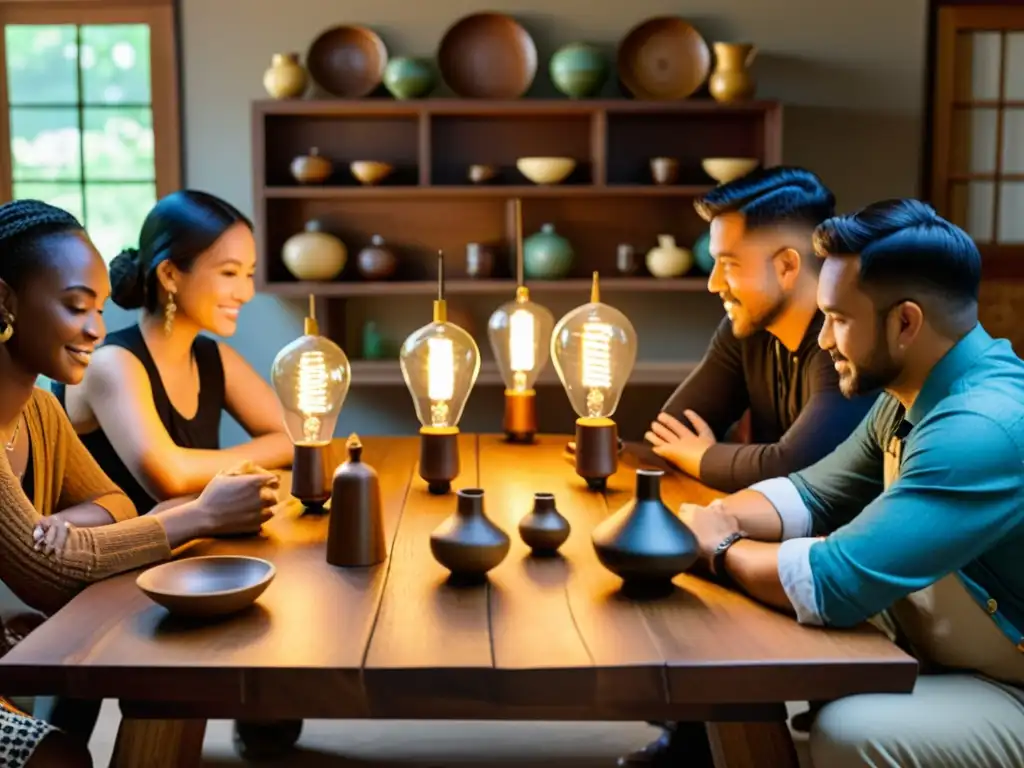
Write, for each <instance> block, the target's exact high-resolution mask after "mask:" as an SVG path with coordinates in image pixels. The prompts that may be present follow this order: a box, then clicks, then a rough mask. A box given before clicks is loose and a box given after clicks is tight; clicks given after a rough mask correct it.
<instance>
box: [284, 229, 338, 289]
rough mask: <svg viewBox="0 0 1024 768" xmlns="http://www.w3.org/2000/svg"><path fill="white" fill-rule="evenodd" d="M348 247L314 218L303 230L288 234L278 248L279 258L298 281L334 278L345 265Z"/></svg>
mask: <svg viewBox="0 0 1024 768" xmlns="http://www.w3.org/2000/svg"><path fill="white" fill-rule="evenodd" d="M347 258H348V249H346V248H345V244H344V243H343V242H341V240H339V239H338V238H337V237H335V236H334V235H332V234H330V233H329V232H325V231H323V225H322V224H321V222H319V221H318V220H316V219H311V220H309V221H307V222H306V227H305V230H304V231H302V232H298V233H296V234H294V235H292V236H291V237H289V238H288V239H287V240H286V241H285V243H284V247H283V248H282V249H281V260H282V261H283V262H284V265H285V267H286V268H287V269H288V271H289V272H291V273H292V274H293V275H294V276H295V277H296V278H297V279H298V280H333V279H334V278H335V277H337V276H338V275H339V274H341V270H343V269H344V268H345V261H346V259H347Z"/></svg>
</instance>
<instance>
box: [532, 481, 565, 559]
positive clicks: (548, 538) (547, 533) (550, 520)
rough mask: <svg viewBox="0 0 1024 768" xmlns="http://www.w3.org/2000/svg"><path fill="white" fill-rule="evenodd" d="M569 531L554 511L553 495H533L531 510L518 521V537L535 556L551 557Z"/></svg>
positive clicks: (559, 514) (563, 520)
mask: <svg viewBox="0 0 1024 768" xmlns="http://www.w3.org/2000/svg"><path fill="white" fill-rule="evenodd" d="M570 530H571V529H570V526H569V521H568V520H566V519H565V518H564V517H562V515H561V513H560V512H559V511H558V510H557V509H555V495H554V494H553V493H535V494H533V509H532V510H530V512H528V513H527V514H526V515H525V516H524V517H523V519H522V520H520V521H519V536H520V537H521V538H522V540H523V541H524V542H526V545H527V546H528V547H529V548H530V549H532V550H533V553H534V554H535V555H553V554H554V553H555V552H557V551H558V548H559V547H560V546H562V544H564V543H565V540H566V539H568V538H569V531H570Z"/></svg>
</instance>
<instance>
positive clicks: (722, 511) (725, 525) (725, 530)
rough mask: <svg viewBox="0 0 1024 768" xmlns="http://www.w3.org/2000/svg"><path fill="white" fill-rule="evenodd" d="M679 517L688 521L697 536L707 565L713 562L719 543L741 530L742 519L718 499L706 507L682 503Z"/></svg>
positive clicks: (701, 555)
mask: <svg viewBox="0 0 1024 768" xmlns="http://www.w3.org/2000/svg"><path fill="white" fill-rule="evenodd" d="M679 519H680V520H682V521H683V522H684V523H686V525H687V526H688V527H689V528H690V530H691V531H693V535H694V536H696V537H697V545H698V547H699V548H700V559H701V560H702V561H703V562H704V564H705V565H710V564H711V559H712V558H713V557H714V556H715V550H716V549H717V548H718V545H719V544H721V543H722V542H723V541H725V540H726V538H728V537H729V536H731V535H732V534H734V533H736V532H737V531H740V530H741V527H740V521H739V520H738V519H737V518H736V516H735V515H733V514H732V513H730V512H729V511H728V508H727V507H726V506H725V504H723V503H722V501H721V500H718V499H716V500H715V501H713V502H711V503H710V504H708V505H707V506H706V507H702V506H700V505H699V504H682V505H680V507H679Z"/></svg>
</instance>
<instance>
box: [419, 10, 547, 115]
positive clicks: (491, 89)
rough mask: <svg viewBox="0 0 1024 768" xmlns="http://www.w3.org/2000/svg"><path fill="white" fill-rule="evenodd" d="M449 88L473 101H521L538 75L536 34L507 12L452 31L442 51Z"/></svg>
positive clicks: (478, 17)
mask: <svg viewBox="0 0 1024 768" xmlns="http://www.w3.org/2000/svg"><path fill="white" fill-rule="evenodd" d="M437 65H438V69H439V70H440V71H441V77H442V78H443V79H444V81H445V83H447V84H448V87H449V88H451V89H452V90H453V91H454V92H455V93H456V94H458V95H459V96H463V97H465V98H472V99H517V98H519V97H520V96H522V95H523V94H524V93H526V92H527V91H528V90H529V89H530V85H532V84H533V78H534V77H535V76H536V74H537V46H536V45H535V44H534V42H533V38H532V37H530V33H529V32H527V31H526V30H525V29H523V27H522V26H520V24H519V23H518V22H517V21H516V20H515V19H513V18H512V17H511V16H506V15H505V14H503V13H474V14H470V15H469V16H464V17H463V18H461V19H459V20H458V21H457V22H455V24H453V25H452V26H451V27H449V28H448V31H447V32H445V33H444V37H443V38H441V45H440V47H439V48H438V51H437Z"/></svg>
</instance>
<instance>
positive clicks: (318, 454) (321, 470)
mask: <svg viewBox="0 0 1024 768" xmlns="http://www.w3.org/2000/svg"><path fill="white" fill-rule="evenodd" d="M333 472H334V467H333V466H331V444H330V443H296V444H295V450H294V453H293V454H292V496H294V497H295V498H296V499H298V500H299V501H301V502H302V506H304V507H305V508H306V510H307V511H309V512H323V511H324V504H326V503H327V500H328V499H330V498H331V481H332V476H333Z"/></svg>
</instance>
